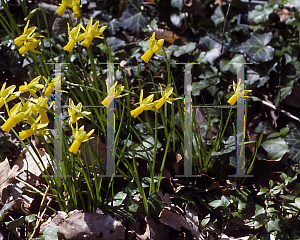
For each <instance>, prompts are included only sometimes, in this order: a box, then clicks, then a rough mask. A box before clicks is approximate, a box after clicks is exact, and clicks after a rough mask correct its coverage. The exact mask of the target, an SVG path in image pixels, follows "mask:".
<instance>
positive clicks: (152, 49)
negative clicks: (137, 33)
mask: <svg viewBox="0 0 300 240" xmlns="http://www.w3.org/2000/svg"><path fill="white" fill-rule="evenodd" d="M148 45H149V50H147V51H146V52H145V53H144V55H143V56H141V59H142V60H144V62H146V63H148V62H149V60H150V58H151V57H152V55H153V53H167V52H168V51H160V50H161V48H162V47H163V45H164V39H159V40H156V39H155V33H153V34H152V37H151V38H150V40H149V43H148Z"/></svg>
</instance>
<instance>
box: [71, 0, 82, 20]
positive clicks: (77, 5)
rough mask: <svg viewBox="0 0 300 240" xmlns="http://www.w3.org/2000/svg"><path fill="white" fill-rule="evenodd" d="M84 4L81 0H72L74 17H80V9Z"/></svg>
mask: <svg viewBox="0 0 300 240" xmlns="http://www.w3.org/2000/svg"><path fill="white" fill-rule="evenodd" d="M81 7H82V5H81V4H80V0H72V9H73V17H74V18H78V17H80V10H79V8H81Z"/></svg>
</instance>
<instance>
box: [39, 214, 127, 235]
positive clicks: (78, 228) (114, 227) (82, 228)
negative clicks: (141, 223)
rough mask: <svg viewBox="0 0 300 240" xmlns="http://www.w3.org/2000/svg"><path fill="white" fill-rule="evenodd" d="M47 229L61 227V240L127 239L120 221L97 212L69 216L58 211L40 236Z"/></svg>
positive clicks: (41, 231) (42, 228) (42, 226)
mask: <svg viewBox="0 0 300 240" xmlns="http://www.w3.org/2000/svg"><path fill="white" fill-rule="evenodd" d="M47 227H59V232H58V235H59V239H62V238H63V239H65V240H86V239H90V240H97V239H100V238H101V239H102V240H118V239H124V238H125V228H124V227H123V225H122V223H121V222H120V221H117V220H115V219H113V218H112V217H111V216H109V215H108V216H106V217H105V216H104V215H103V214H99V213H96V212H90V213H87V212H82V211H78V210H74V211H72V212H69V214H67V213H65V212H63V211H58V214H57V215H56V216H55V217H54V218H53V219H52V220H51V219H50V218H49V219H48V221H47V222H45V223H43V224H42V225H41V228H40V234H42V233H43V232H44V230H45V229H46V228H47Z"/></svg>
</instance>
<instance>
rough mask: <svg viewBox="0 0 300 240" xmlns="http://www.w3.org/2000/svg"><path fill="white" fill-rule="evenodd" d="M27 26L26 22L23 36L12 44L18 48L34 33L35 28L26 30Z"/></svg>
mask: <svg viewBox="0 0 300 240" xmlns="http://www.w3.org/2000/svg"><path fill="white" fill-rule="evenodd" d="M28 26H29V20H28V21H27V24H26V26H25V28H24V31H23V34H22V35H21V36H19V37H17V38H16V39H14V43H15V44H16V45H17V46H18V47H20V46H21V45H22V43H23V42H25V41H26V40H27V39H28V38H30V36H31V35H32V34H33V33H34V31H35V29H36V27H31V28H28Z"/></svg>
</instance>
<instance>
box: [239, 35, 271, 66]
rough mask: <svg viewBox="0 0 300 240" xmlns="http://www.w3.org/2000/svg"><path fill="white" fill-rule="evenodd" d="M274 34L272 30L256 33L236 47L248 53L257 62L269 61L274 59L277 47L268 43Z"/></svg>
mask: <svg viewBox="0 0 300 240" xmlns="http://www.w3.org/2000/svg"><path fill="white" fill-rule="evenodd" d="M272 38H273V34H272V33H271V32H269V33H264V34H257V33H254V34H252V35H251V38H249V39H248V40H247V41H246V42H244V43H242V44H241V46H239V47H236V48H235V50H237V51H239V52H241V53H246V54H247V55H248V56H249V57H250V58H252V59H253V60H254V61H257V62H267V61H270V60H272V59H273V57H274V53H275V49H274V48H272V47H271V46H267V44H268V43H269V42H270V41H271V40H272Z"/></svg>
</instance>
